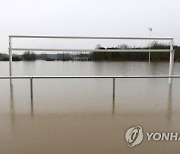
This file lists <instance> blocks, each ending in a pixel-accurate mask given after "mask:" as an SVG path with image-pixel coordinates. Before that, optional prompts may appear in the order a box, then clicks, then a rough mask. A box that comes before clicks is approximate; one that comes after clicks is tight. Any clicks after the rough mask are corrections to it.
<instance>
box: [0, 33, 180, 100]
mask: <svg viewBox="0 0 180 154" xmlns="http://www.w3.org/2000/svg"><path fill="white" fill-rule="evenodd" d="M13 39H97V40H105V39H106V40H107V39H109V40H167V41H169V44H170V47H169V49H134V50H133V49H132V50H131V49H118V50H117V49H116V50H112V49H111V50H110V49H106V50H101V49H44V48H15V47H12V41H13ZM173 45H174V42H173V38H172V37H80V36H21V35H10V36H9V76H4V77H3V76H0V79H10V81H11V80H12V79H29V80H30V92H31V99H33V80H34V79H68V78H71V79H73V78H80V79H85V78H107V79H108V78H110V79H113V86H112V88H113V99H114V98H115V80H116V79H117V78H168V79H169V84H171V83H172V78H180V75H172V74H173V63H174V49H173ZM25 50H28V51H65V52H69V51H76V52H83V51H85V52H169V53H170V61H169V75H161V76H13V74H12V52H13V51H25Z"/></svg>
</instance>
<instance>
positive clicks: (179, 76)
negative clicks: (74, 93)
mask: <svg viewBox="0 0 180 154" xmlns="http://www.w3.org/2000/svg"><path fill="white" fill-rule="evenodd" d="M90 78H98V79H103V78H106V79H113V94H112V96H113V102H114V100H115V79H118V78H169V79H172V78H180V75H171V76H169V75H167V76H166V75H159V76H0V79H10V84H12V81H11V80H12V79H29V80H30V96H31V101H33V97H34V94H33V80H34V79H90Z"/></svg>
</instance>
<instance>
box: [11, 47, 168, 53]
mask: <svg viewBox="0 0 180 154" xmlns="http://www.w3.org/2000/svg"><path fill="white" fill-rule="evenodd" d="M11 50H13V51H67V52H68V51H69V52H72V51H77V52H79V51H85V52H170V49H134V50H133V49H121V50H118V49H94V50H93V49H40V48H11Z"/></svg>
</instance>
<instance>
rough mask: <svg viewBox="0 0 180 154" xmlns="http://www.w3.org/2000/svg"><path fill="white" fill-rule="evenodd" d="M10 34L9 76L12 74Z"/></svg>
mask: <svg viewBox="0 0 180 154" xmlns="http://www.w3.org/2000/svg"><path fill="white" fill-rule="evenodd" d="M11 39H12V38H11V36H9V76H10V77H11V76H12V50H11V46H12V44H11Z"/></svg>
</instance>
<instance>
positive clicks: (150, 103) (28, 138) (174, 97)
mask: <svg viewBox="0 0 180 154" xmlns="http://www.w3.org/2000/svg"><path fill="white" fill-rule="evenodd" d="M0 70H1V71H0V75H1V76H5V75H8V63H7V62H0ZM13 74H14V75H162V74H163V75H167V74H168V63H162V62H159V63H155V62H154V63H150V64H149V63H146V62H43V61H36V62H13ZM174 74H180V63H175V65H174ZM33 91H34V98H33V100H31V99H30V84H29V80H13V81H12V84H10V82H9V80H0V122H1V124H0V130H1V131H0V145H1V148H0V153H2V154H12V153H13V154H24V153H27V154H41V153H42V154H50V153H51V154H57V153H64V154H76V153H77V154H81V153H82V154H86V153H87V154H88V153H94V154H100V153H103V154H110V153H111V154H119V153H126V154H131V153H134V154H136V153H137V154H141V153H147V154H151V153H158V154H161V153H162V154H166V153H167V154H169V153H173V154H176V153H177V154H178V153H179V150H180V146H179V144H180V141H147V138H144V140H143V142H142V143H141V144H140V145H138V146H136V147H133V148H129V147H128V145H127V143H126V140H125V132H126V130H127V129H128V128H130V127H132V126H142V127H143V132H144V133H145V132H180V121H179V117H180V99H179V98H180V97H179V94H180V79H173V82H172V85H171V86H170V85H168V79H116V94H115V100H114V101H113V98H112V79H43V80H42V79H36V80H34V88H33Z"/></svg>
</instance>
